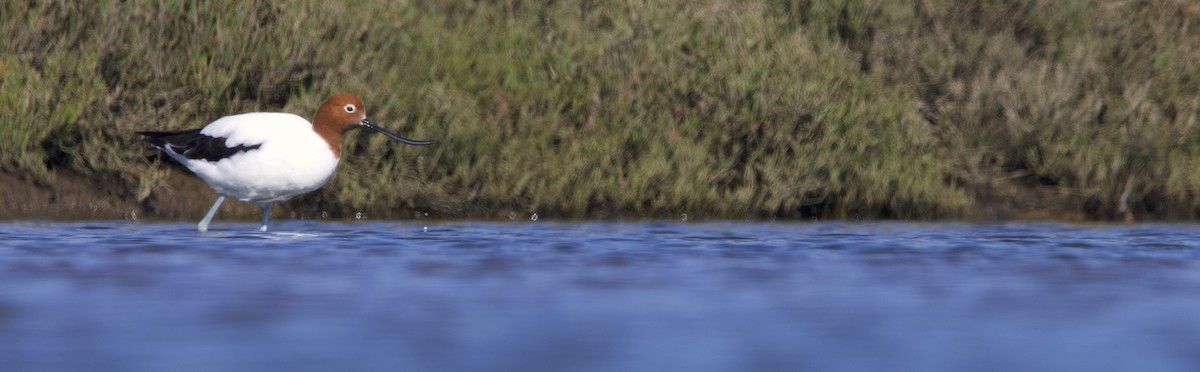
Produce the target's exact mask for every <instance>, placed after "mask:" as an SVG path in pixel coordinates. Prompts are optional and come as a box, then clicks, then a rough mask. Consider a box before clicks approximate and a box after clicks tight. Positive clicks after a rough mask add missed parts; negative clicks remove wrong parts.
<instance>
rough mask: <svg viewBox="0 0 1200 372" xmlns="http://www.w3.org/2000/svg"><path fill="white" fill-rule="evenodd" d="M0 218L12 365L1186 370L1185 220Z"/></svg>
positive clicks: (1197, 317)
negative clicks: (265, 228) (261, 226)
mask: <svg viewBox="0 0 1200 372" xmlns="http://www.w3.org/2000/svg"><path fill="white" fill-rule="evenodd" d="M272 227H273V229H274V230H275V231H274V232H269V233H265V234H263V233H257V232H256V231H255V229H256V226H254V225H250V224H233V223H226V224H217V225H215V226H214V227H213V228H214V230H216V231H215V232H210V233H208V234H198V233H196V232H194V226H193V225H191V224H166V223H136V222H71V223H65V222H5V223H0V365H3V366H6V367H5V368H4V370H6V371H27V370H28V371H64V370H88V371H221V370H235V369H236V370H288V371H324V370H376V371H434V370H437V371H447V370H488V371H493V370H511V371H532V370H555V371H557V370H589V371H590V370H612V371H667V370H675V371H749V370H792V371H799V370H857V371H890V370H941V371H968V370H969V371H991V370H995V371H1011V370H1021V371H1052V370H1053V371H1062V370H1086V371H1132V370H1137V371H1194V370H1198V369H1197V368H1200V264H1198V263H1200V245H1198V244H1197V241H1198V238H1200V226H1197V225H1193V224H1179V225H1169V224H1163V225H1153V224H1152V225H1128V226H1126V225H1103V226H1077V225H1063V224H1053V223H1015V224H1014V223H1007V224H906V223H852V224H845V223H766V222H757V223H740V222H738V223H735V222H711V223H682V222H678V223H671V222H580V223H554V222H547V221H544V220H543V221H537V222H523V223H491V222H486V223H480V222H445V223H425V222H423V221H406V222H354V223H317V222H305V221H281V222H278V223H275V224H273V226H272Z"/></svg>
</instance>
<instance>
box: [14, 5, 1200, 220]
mask: <svg viewBox="0 0 1200 372" xmlns="http://www.w3.org/2000/svg"><path fill="white" fill-rule="evenodd" d="M325 3H326V2H321V1H294V2H280V3H277V2H267V1H202V2H196V1H170V0H164V1H95V2H81V3H74V2H53V1H30V2H5V3H4V4H3V5H0V14H3V17H0V31H2V32H3V33H4V34H5V35H10V36H9V37H10V38H11V39H12V40H11V41H9V42H7V43H4V44H0V114H2V115H3V119H2V120H0V172H4V173H8V174H13V175H19V176H21V177H24V178H28V179H31V180H34V181H37V182H39V183H42V184H50V183H53V182H56V179H57V178H56V175H58V174H64V173H73V174H79V175H84V176H86V177H88V178H90V179H92V180H93V182H95V184H96V186H97V187H99V188H101V189H103V190H105V193H106V194H107V195H110V197H112V198H122V199H127V200H136V201H141V200H144V199H146V198H151V197H152V195H154V193H155V191H156V190H159V189H161V188H162V187H163V185H164V184H165V180H166V175H167V174H168V172H169V171H170V167H168V166H166V165H164V164H160V163H157V162H155V161H152V159H154V157H153V156H151V154H153V152H152V150H151V149H150V148H149V147H148V146H145V145H141V144H139V143H138V138H137V136H135V135H133V134H132V132H133V131H137V130H170V129H183V128H192V127H199V126H202V125H204V124H206V123H208V122H210V121H212V120H214V119H216V118H218V117H220V116H223V115H228V114H233V113H239V112H245V111H257V110H270V111H288V112H294V113H297V114H301V115H303V116H311V113H312V111H313V110H314V109H315V107H316V105H317V104H319V103H320V102H321V101H322V100H323V99H324V98H325V97H326V96H327V95H329V94H332V93H336V92H354V93H357V94H359V95H360V96H362V97H363V99H364V100H365V102H366V104H367V107H368V110H369V114H370V116H371V117H372V118H373V119H374V120H375V121H377V122H379V123H382V124H384V125H385V126H387V127H389V128H391V129H393V130H394V131H396V132H399V133H401V134H404V135H406V136H408V137H412V138H419V139H430V140H433V141H435V144H434V145H433V146H429V147H410V146H399V145H396V144H395V143H392V142H389V141H387V139H386V138H383V137H382V136H372V135H368V134H366V133H363V134H361V135H356V136H352V137H351V138H350V140H348V141H347V143H346V144H345V151H346V153H345V154H344V157H343V164H342V168H341V169H340V170H339V174H338V176H337V177H335V178H334V180H333V181H332V182H331V183H330V184H329V185H326V187H325V188H324V189H323V190H322V191H320V192H317V193H314V194H312V195H310V196H306V197H303V198H301V199H299V200H297V201H293V202H292V203H309V204H313V205H319V206H320V207H321V208H322V209H325V210H329V211H331V212H332V213H334V214H335V215H345V214H352V213H353V212H352V211H365V212H366V213H368V215H371V216H379V217H405V216H411V215H412V214H411V213H412V211H428V212H430V214H431V215H435V216H441V217H482V218H495V217H501V216H505V215H507V214H509V213H517V214H521V215H526V214H530V213H534V212H537V213H539V214H541V215H543V216H561V217H629V216H632V217H675V216H678V215H680V214H683V213H687V214H689V215H690V216H697V217H702V218H774V217H782V218H792V217H805V218H807V217H821V218H855V217H864V218H905V219H909V218H915V219H929V218H954V217H961V216H969V215H972V214H973V213H974V211H977V210H978V209H980V208H982V207H984V206H987V205H993V204H1002V205H1006V206H1009V207H1012V208H1014V209H1016V210H1023V209H1039V208H1040V209H1049V210H1056V211H1068V212H1070V211H1074V212H1078V213H1083V214H1085V215H1087V216H1089V217H1092V218H1100V219H1105V218H1111V217H1112V216H1114V215H1115V213H1116V208H1117V200H1118V199H1119V198H1120V196H1121V195H1122V194H1125V193H1127V194H1128V195H1129V202H1130V203H1131V205H1132V207H1133V208H1134V209H1135V211H1136V212H1137V213H1139V214H1140V215H1149V216H1156V217H1162V218H1181V217H1182V218H1191V217H1194V216H1197V215H1198V212H1200V176H1198V175H1197V174H1200V172H1197V171H1196V170H1197V169H1198V168H1197V167H1198V166H1200V138H1198V137H1200V132H1198V130H1197V128H1196V124H1197V113H1198V112H1200V66H1198V65H1197V64H1196V63H1195V61H1198V60H1200V32H1198V31H1197V29H1200V6H1197V5H1194V4H1193V3H1192V2H1190V1H1186V0H1155V1H1127V2H1111V1H1073V2H1057V1H1012V0H1007V1H999V0H990V1H974V2H965V3H960V2H957V1H951V0H930V1H919V2H911V3H905V2H887V1H848V0H847V1H744V2H740V1H739V2H727V1H696V2H691V1H657V2H599V1H559V2H541V1H519V0H516V1H506V2H487V1H484V2H440V1H407V2H390V1H364V2H359V3H356V4H344V5H343V4H329V5H327V4H325ZM198 202H199V203H207V202H208V201H198Z"/></svg>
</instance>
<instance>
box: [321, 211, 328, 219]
mask: <svg viewBox="0 0 1200 372" xmlns="http://www.w3.org/2000/svg"><path fill="white" fill-rule="evenodd" d="M321 218H329V212H326V211H321Z"/></svg>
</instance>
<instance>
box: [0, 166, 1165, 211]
mask: <svg viewBox="0 0 1200 372" xmlns="http://www.w3.org/2000/svg"><path fill="white" fill-rule="evenodd" d="M0 190H3V192H2V193H0V220H160V221H162V220H168V221H169V220H176V221H183V222H194V220H197V219H199V218H200V217H201V216H203V215H204V213H205V212H206V211H207V209H208V208H209V206H211V203H212V202H213V200H215V199H216V196H217V195H216V193H214V192H213V191H212V190H211V189H209V188H208V187H207V186H206V185H205V184H204V183H203V182H201V181H200V180H199V179H197V178H196V177H195V176H193V175H191V174H188V173H186V172H183V171H179V170H177V169H172V170H171V173H170V176H169V177H168V178H167V181H166V185H165V186H163V187H159V188H157V189H155V190H154V191H153V192H152V193H151V195H150V196H149V197H148V198H146V200H144V201H141V202H139V201H137V200H133V199H132V198H125V197H119V196H114V195H111V194H110V193H108V192H106V191H105V190H104V187H103V186H100V185H97V184H96V183H95V182H93V181H92V180H89V179H87V178H85V177H83V176H80V175H76V174H58V175H56V176H55V179H54V182H52V183H49V184H38V183H37V182H34V181H31V180H28V179H24V178H21V177H18V176H14V175H10V174H5V173H0ZM996 194H997V193H995V192H993V193H992V194H991V195H990V196H988V197H987V199H989V200H987V201H981V202H978V203H977V204H976V206H975V207H973V208H969V209H968V210H967V211H965V212H964V213H963V215H961V216H956V217H954V218H945V219H939V221H965V222H986V221H1019V220H1049V221H1067V222H1077V221H1089V220H1091V221H1119V220H1122V218H1121V217H1122V216H1113V218H1111V219H1103V218H1089V216H1088V215H1087V214H1085V213H1083V212H1082V211H1072V210H1069V209H1067V208H1062V207H1053V208H1032V207H1030V206H1055V205H1059V206H1061V205H1062V204H1064V203H1062V202H1061V201H1060V202H1054V201H1053V200H1051V199H1053V196H1054V195H1055V194H1058V192H1056V191H1055V190H1050V189H1047V188H1040V189H1039V188H1026V189H1023V190H1014V189H1012V188H1009V189H1008V191H1007V192H1004V193H1003V195H996ZM1021 195H1025V197H1024V198H1021V197H1020V196H1021ZM328 199H329V198H328V197H327V195H325V194H324V193H323V191H321V190H318V191H316V192H314V193H312V194H309V195H305V196H302V197H299V198H297V199H294V200H292V201H289V202H287V203H282V204H277V205H276V206H275V208H274V209H273V211H272V217H273V218H276V219H330V220H336V219H347V218H354V216H355V214H356V213H365V214H366V215H367V216H368V217H370V218H373V219H411V218H413V217H410V216H411V215H412V212H411V211H396V210H382V209H379V210H371V209H367V210H362V211H354V210H347V208H339V207H338V206H336V205H335V203H331V202H329V201H328ZM260 213H261V212H260V210H259V209H258V207H257V206H253V205H250V204H247V203H240V202H230V203H225V204H223V205H222V206H221V210H220V211H219V214H218V219H219V220H226V221H235V220H236V221H256V220H257V219H258V218H259V216H260ZM493 214H494V213H493ZM493 214H487V215H482V216H472V215H467V216H429V217H432V218H446V219H497V216H495V215H493ZM610 215H617V216H621V214H619V213H614V214H610ZM692 216H694V217H693V219H706V218H705V217H704V215H703V213H694V214H693V215H692ZM544 217H551V218H553V217H552V216H549V215H547V216H544ZM1136 217H1138V218H1136V219H1137V220H1143V219H1149V220H1162V219H1163V218H1162V217H1161V216H1158V217H1157V218H1156V216H1152V215H1151V216H1145V217H1149V218H1143V217H1144V216H1136ZM500 218H503V217H500ZM635 218H636V217H635ZM717 219H719V218H717ZM745 219H756V217H746V218H745ZM758 219H763V220H767V219H768V218H758ZM781 220H786V219H781Z"/></svg>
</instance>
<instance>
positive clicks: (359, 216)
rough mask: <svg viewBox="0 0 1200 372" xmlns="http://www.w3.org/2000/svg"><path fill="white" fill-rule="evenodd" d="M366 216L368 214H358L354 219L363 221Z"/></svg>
mask: <svg viewBox="0 0 1200 372" xmlns="http://www.w3.org/2000/svg"><path fill="white" fill-rule="evenodd" d="M366 216H367V215H366V214H363V212H358V213H355V214H354V219H356V220H361V219H363V217H366Z"/></svg>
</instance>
